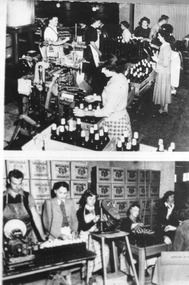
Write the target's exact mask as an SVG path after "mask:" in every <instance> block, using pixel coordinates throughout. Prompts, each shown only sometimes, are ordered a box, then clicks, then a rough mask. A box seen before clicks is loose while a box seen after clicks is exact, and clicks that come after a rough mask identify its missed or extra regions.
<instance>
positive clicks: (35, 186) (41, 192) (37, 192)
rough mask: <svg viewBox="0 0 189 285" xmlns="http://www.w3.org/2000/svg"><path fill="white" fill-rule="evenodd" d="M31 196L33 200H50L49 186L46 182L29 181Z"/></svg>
mask: <svg viewBox="0 0 189 285" xmlns="http://www.w3.org/2000/svg"><path fill="white" fill-rule="evenodd" d="M31 194H32V195H33V197H34V199H37V200H45V199H50V185H49V181H48V180H31Z"/></svg>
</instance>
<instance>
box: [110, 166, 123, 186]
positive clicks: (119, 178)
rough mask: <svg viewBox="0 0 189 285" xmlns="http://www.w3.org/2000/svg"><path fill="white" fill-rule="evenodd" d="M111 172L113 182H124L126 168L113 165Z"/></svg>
mask: <svg viewBox="0 0 189 285" xmlns="http://www.w3.org/2000/svg"><path fill="white" fill-rule="evenodd" d="M111 172H112V173H111V181H112V183H124V182H125V173H124V168H120V167H112V168H111Z"/></svg>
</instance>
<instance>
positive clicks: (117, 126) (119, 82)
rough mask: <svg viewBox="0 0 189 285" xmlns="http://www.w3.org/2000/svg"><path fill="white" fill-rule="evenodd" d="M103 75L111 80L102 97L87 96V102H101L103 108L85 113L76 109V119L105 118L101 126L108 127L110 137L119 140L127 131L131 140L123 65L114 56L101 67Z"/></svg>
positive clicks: (126, 83)
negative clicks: (88, 117)
mask: <svg viewBox="0 0 189 285" xmlns="http://www.w3.org/2000/svg"><path fill="white" fill-rule="evenodd" d="M101 68H102V73H104V74H105V76H106V77H108V78H110V79H109V81H108V83H107V85H106V86H105V87H104V89H103V92H102V96H96V95H89V96H86V97H85V98H86V101H87V102H95V101H101V100H102V105H103V107H102V108H101V109H99V110H94V111H85V110H80V109H74V115H75V116H76V117H85V116H94V117H104V119H103V121H102V123H101V126H104V125H105V126H107V127H108V129H109V137H110V138H113V137H114V138H117V139H119V138H120V137H121V135H122V134H123V133H124V132H125V131H126V132H127V137H128V139H129V140H130V139H131V135H132V134H131V124H130V118H129V115H128V113H127V110H126V107H127V96H128V81H127V78H126V77H125V75H124V74H123V73H122V72H123V64H122V63H121V62H120V61H119V60H118V58H117V57H116V56H114V55H110V56H109V58H108V59H107V60H106V61H105V62H104V64H103V65H102V66H101Z"/></svg>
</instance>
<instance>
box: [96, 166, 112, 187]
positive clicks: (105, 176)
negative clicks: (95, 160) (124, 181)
mask: <svg viewBox="0 0 189 285" xmlns="http://www.w3.org/2000/svg"><path fill="white" fill-rule="evenodd" d="M97 182H111V168H110V167H98V166H94V167H92V183H97Z"/></svg>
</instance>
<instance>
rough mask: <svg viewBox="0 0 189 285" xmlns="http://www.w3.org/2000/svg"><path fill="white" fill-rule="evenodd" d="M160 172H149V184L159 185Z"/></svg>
mask: <svg viewBox="0 0 189 285" xmlns="http://www.w3.org/2000/svg"><path fill="white" fill-rule="evenodd" d="M160 175H161V172H160V171H158V170H151V172H150V183H160Z"/></svg>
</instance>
